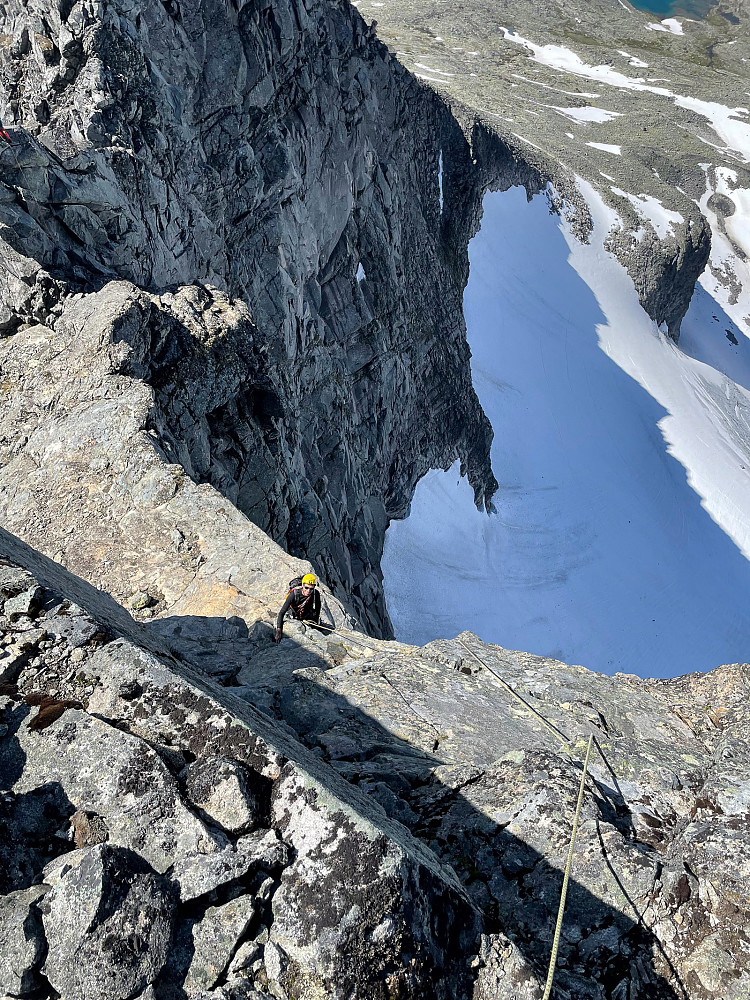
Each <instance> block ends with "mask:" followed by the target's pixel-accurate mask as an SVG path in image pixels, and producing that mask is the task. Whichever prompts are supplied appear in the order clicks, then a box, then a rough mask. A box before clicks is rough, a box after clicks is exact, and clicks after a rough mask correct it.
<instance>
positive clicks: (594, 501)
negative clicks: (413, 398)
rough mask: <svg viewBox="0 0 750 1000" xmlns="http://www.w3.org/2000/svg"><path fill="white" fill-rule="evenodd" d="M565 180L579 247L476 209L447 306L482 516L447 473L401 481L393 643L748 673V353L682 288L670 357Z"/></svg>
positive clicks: (390, 539)
mask: <svg viewBox="0 0 750 1000" xmlns="http://www.w3.org/2000/svg"><path fill="white" fill-rule="evenodd" d="M581 186H582V189H584V194H585V195H586V198H587V200H588V201H589V204H590V206H591V207H592V211H593V215H594V218H595V223H596V225H595V231H594V234H593V236H592V239H591V242H590V244H589V245H582V244H579V243H578V242H577V241H576V240H575V239H574V238H573V237H572V236H571V235H570V233H569V231H568V229H567V227H566V224H565V223H564V222H563V221H561V220H560V219H559V218H557V217H556V216H552V215H550V214H549V211H548V207H547V204H546V201H545V200H544V198H542V197H537V198H535V199H534V200H533V201H532V202H531V204H527V203H526V198H525V194H524V192H523V191H522V190H520V189H512V190H511V191H509V192H506V193H504V194H490V195H487V197H486V199H485V203H484V218H483V223H482V228H481V231H480V232H479V234H478V235H477V236H476V238H475V239H474V240H473V241H472V244H471V246H470V260H471V274H470V278H469V284H468V287H467V289H466V294H465V300H464V305H465V312H466V319H467V324H468V332H469V342H470V345H471V349H472V353H473V360H472V366H473V374H474V384H475V386H476V389H477V392H478V394H479V397H480V400H481V402H482V405H483V406H484V409H485V412H486V413H487V415H488V416H489V418H490V420H491V421H492V424H493V427H494V428H495V440H494V444H493V449H492V461H493V467H494V471H495V474H496V476H497V477H498V479H499V481H500V489H499V492H498V494H497V496H496V498H495V504H496V507H497V513H496V514H493V515H490V516H487V515H486V514H480V513H479V512H478V511H477V510H476V509H475V508H474V506H473V503H472V491H471V489H470V488H469V486H468V483H467V482H466V481H464V480H460V481H459V475H458V467H457V466H456V467H454V468H453V469H452V470H451V471H450V472H447V473H446V472H442V471H433V472H431V473H429V474H428V475H427V476H426V477H425V478H424V479H423V480H422V481H421V482H420V483H419V485H418V487H417V491H416V494H415V497H414V501H413V504H412V509H411V515H410V516H409V517H408V518H407V519H406V520H404V521H400V522H394V523H393V524H392V525H391V527H390V528H389V530H388V533H387V537H386V546H385V554H384V559H383V569H384V572H385V588H386V596H387V600H388V607H389V610H390V613H391V617H392V619H393V623H394V627H395V631H396V635H397V637H398V638H399V639H402V640H404V641H407V642H414V643H420V644H421V643H424V642H427V641H429V640H430V639H433V638H437V637H449V636H453V635H456V634H457V633H458V632H460V631H462V630H463V629H471V630H472V631H474V632H476V633H477V634H478V635H480V636H481V637H482V638H483V639H485V640H487V641H490V642H497V643H499V644H501V645H503V646H505V647H508V648H512V649H523V650H528V651H530V652H533V653H538V654H542V655H545V656H555V657H558V658H560V659H562V660H565V661H567V662H575V663H582V664H584V665H585V666H588V667H591V668H594V669H598V670H604V671H607V672H612V671H615V670H623V671H630V672H634V673H638V674H641V675H644V676H668V675H675V674H680V673H684V672H686V671H690V670H695V669H709V668H711V667H714V666H716V665H718V664H720V663H727V662H735V661H738V660H741V661H746V660H747V658H748V651H749V641H748V637H750V601H748V595H749V594H750V561H748V559H749V558H750V392H748V389H750V341H748V339H747V337H746V336H744V335H743V334H742V332H741V331H740V330H739V328H738V327H737V326H736V325H735V324H734V323H733V322H732V320H731V319H730V318H729V317H728V316H727V315H726V314H725V313H724V312H722V310H721V308H720V306H719V305H718V304H717V302H716V301H715V300H714V299H713V298H711V296H710V295H709V294H708V292H707V291H706V290H705V289H703V288H700V287H699V288H698V290H697V293H696V295H695V296H694V299H693V303H692V304H691V309H690V312H689V313H688V316H687V317H686V320H685V323H684V327H683V331H684V332H683V341H682V345H681V346H684V348H685V349H684V350H681V349H679V348H677V347H676V346H675V345H674V343H673V342H672V341H670V340H669V339H668V338H666V337H665V336H664V335H663V334H661V333H660V332H659V331H658V330H657V328H656V327H655V325H654V323H653V322H652V321H651V320H650V319H649V318H648V316H647V315H646V314H645V312H644V311H643V310H642V309H641V307H640V305H639V304H638V301H637V297H636V293H635V291H634V289H633V286H632V283H631V282H630V280H629V278H628V276H627V274H626V273H625V271H624V269H623V268H622V267H621V265H620V264H619V263H617V261H616V260H615V259H614V258H613V257H612V256H611V255H610V254H608V253H606V252H605V251H604V249H603V246H602V241H603V238H604V237H605V235H606V233H607V232H608V231H609V229H610V227H611V226H612V224H613V223H614V222H616V217H615V216H614V213H612V212H611V211H610V210H609V209H607V208H605V206H604V205H603V203H602V202H601V200H600V199H599V197H598V195H596V193H595V192H594V191H593V189H591V188H590V187H588V186H586V185H584V184H583V183H582V184H581ZM730 334H731V338H733V339H734V340H736V341H737V344H736V345H735V344H734V343H733V342H732V339H730V337H729V335H730ZM743 386H744V388H743Z"/></svg>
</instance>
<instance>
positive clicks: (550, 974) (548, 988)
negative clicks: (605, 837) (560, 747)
mask: <svg viewBox="0 0 750 1000" xmlns="http://www.w3.org/2000/svg"><path fill="white" fill-rule="evenodd" d="M593 740H594V734H593V733H591V735H590V736H589V743H588V746H587V747H586V760H585V761H584V762H583V774H582V775H581V785H580V788H579V789H578V802H577V803H576V812H575V816H574V817H573V831H572V833H571V835H570V846H569V847H568V860H567V862H566V863H565V875H564V876H563V884H562V892H561V893H560V906H559V908H558V911H557V923H556V924H555V934H554V937H553V938H552V954H551V955H550V959H549V969H548V971H547V983H546V985H545V987H544V995H543V996H542V1000H549V996H550V993H551V992H552V980H553V979H554V976H555V964H556V963H557V950H558V948H559V947H560V932H561V931H562V922H563V913H564V912H565V897H566V896H567V895H568V882H569V881H570V869H571V868H572V866H573V852H574V850H575V846H576V835H577V833H578V819H579V817H580V815H581V803H582V802H583V788H584V785H585V783H586V772H587V771H588V767H589V759H590V757H591V744H592V743H593Z"/></svg>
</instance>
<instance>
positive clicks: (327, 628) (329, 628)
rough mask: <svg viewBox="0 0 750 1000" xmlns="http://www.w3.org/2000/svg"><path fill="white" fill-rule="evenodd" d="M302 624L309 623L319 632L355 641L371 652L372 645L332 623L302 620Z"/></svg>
mask: <svg viewBox="0 0 750 1000" xmlns="http://www.w3.org/2000/svg"><path fill="white" fill-rule="evenodd" d="M302 624H303V625H305V624H307V625H310V626H311V627H312V628H316V629H319V630H320V631H321V632H323V631H325V633H326V635H337V636H339V638H341V639H347V640H349V641H350V642H356V643H357V645H358V646H362V647H363V648H364V649H369V650H370V652H372V646H368V645H367V644H366V643H364V642H362V640H361V639H355V637H354V636H353V635H352V634H351V633H350V632H342V631H340V630H339V629H336V628H334V627H333V626H332V625H324V624H321V623H320V622H304V621H303V622H302Z"/></svg>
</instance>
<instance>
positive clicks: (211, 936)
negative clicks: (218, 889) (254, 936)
mask: <svg viewBox="0 0 750 1000" xmlns="http://www.w3.org/2000/svg"><path fill="white" fill-rule="evenodd" d="M256 909H257V904H256V901H255V899H254V897H252V896H239V897H238V898H237V899H233V900H231V901H230V902H229V903H226V904H225V905H224V906H210V907H209V908H208V909H207V910H206V912H205V913H204V914H203V917H202V918H201V920H200V921H199V922H198V923H197V924H195V926H194V927H193V933H192V940H193V948H194V954H193V959H192V961H191V963H190V967H189V969H188V972H187V976H186V977H185V989H186V990H187V991H188V993H192V992H193V991H194V990H209V989H211V987H212V986H214V985H215V984H216V982H217V980H218V979H219V977H220V976H221V975H222V973H223V972H224V971H225V969H226V968H227V966H228V965H229V962H230V960H231V958H232V955H233V954H234V952H235V951H236V949H237V946H238V944H239V942H240V940H241V938H242V937H243V935H244V934H245V932H246V931H247V929H248V927H249V926H250V922H251V921H252V919H253V917H254V915H255V913H256Z"/></svg>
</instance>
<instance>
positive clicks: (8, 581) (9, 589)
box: [0, 563, 35, 598]
mask: <svg viewBox="0 0 750 1000" xmlns="http://www.w3.org/2000/svg"><path fill="white" fill-rule="evenodd" d="M34 584H35V580H34V577H33V576H32V575H31V573H29V572H27V570H25V569H22V568H21V567H20V566H15V565H7V564H3V563H0V597H3V598H8V597H16V596H17V595H18V594H22V593H23V592H24V591H27V590H29V588H31V587H33V586H34Z"/></svg>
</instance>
